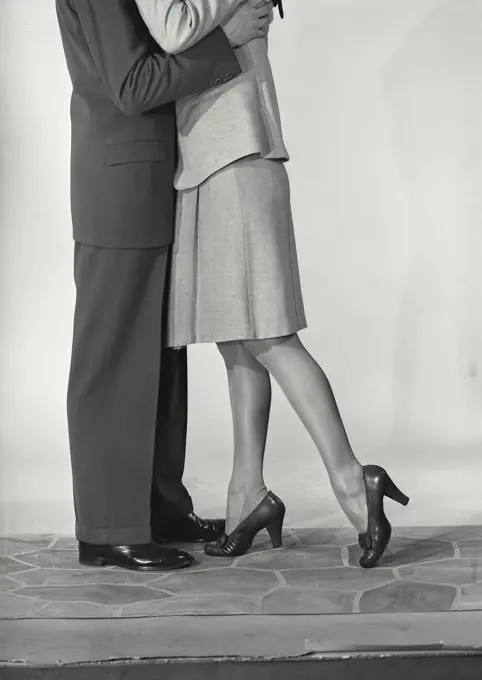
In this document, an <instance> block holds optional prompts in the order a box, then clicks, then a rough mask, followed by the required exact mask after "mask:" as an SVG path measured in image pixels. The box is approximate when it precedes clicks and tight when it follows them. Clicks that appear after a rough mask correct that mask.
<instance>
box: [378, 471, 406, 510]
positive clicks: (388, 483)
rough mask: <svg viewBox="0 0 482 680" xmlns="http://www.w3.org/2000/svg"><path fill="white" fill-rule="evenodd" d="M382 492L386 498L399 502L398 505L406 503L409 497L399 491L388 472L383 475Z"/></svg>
mask: <svg viewBox="0 0 482 680" xmlns="http://www.w3.org/2000/svg"><path fill="white" fill-rule="evenodd" d="M384 494H385V496H387V497H388V498H391V499H392V501H395V503H400V505H408V502H409V500H410V499H409V497H408V496H405V494H404V493H402V492H401V491H400V489H399V488H398V486H397V485H396V484H395V483H394V482H392V480H391V479H390V477H389V476H388V474H387V475H386V477H385V489H384Z"/></svg>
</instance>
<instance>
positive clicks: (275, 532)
mask: <svg viewBox="0 0 482 680" xmlns="http://www.w3.org/2000/svg"><path fill="white" fill-rule="evenodd" d="M284 515H285V513H284V511H283V513H282V514H281V515H280V516H279V517H277V518H276V519H275V520H273V521H272V522H270V523H269V524H267V525H266V531H267V532H268V534H269V537H270V539H271V543H272V545H273V548H281V547H282V545H283V521H284Z"/></svg>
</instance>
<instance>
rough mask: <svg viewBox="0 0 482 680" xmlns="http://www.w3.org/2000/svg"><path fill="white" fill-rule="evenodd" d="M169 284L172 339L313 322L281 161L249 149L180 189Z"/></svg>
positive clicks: (246, 335)
mask: <svg viewBox="0 0 482 680" xmlns="http://www.w3.org/2000/svg"><path fill="white" fill-rule="evenodd" d="M168 286H169V292H168V295H169V298H168V299H169V305H168V313H167V333H166V344H167V346H168V347H183V346H186V345H189V344H192V343H201V342H229V341H234V340H253V339H266V338H276V337H281V336H286V335H291V334H293V333H296V332H297V331H299V330H301V329H303V328H306V325H307V324H306V318H305V311H304V307H303V298H302V294H301V284H300V275H299V269H298V258H297V253H296V243H295V235H294V230H293V220H292V215H291V204H290V185H289V179H288V174H287V172H286V168H285V165H284V163H283V162H282V161H277V160H266V159H262V158H261V157H260V156H258V155H254V156H247V157H245V158H242V159H240V160H238V161H236V162H234V163H232V164H231V165H228V166H227V167H225V168H223V169H222V170H220V171H218V172H216V173H215V174H214V175H212V176H211V177H209V178H208V179H207V180H206V181H205V182H203V183H202V184H201V185H200V186H198V187H195V188H193V189H188V190H185V191H180V192H179V193H178V199H177V207H176V225H175V235H174V243H173V248H172V261H171V268H170V275H169V282H168Z"/></svg>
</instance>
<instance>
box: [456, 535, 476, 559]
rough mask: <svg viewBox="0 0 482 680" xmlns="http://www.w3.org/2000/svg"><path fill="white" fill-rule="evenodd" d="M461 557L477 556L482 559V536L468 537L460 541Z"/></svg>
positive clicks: (458, 543)
mask: <svg viewBox="0 0 482 680" xmlns="http://www.w3.org/2000/svg"><path fill="white" fill-rule="evenodd" d="M457 545H458V547H459V550H460V557H475V558H479V559H482V538H466V539H464V540H462V541H458V542H457Z"/></svg>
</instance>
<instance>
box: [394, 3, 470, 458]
mask: <svg viewBox="0 0 482 680" xmlns="http://www.w3.org/2000/svg"><path fill="white" fill-rule="evenodd" d="M481 26H482V2H480V0H441V1H440V2H439V3H438V5H437V7H436V8H435V9H433V10H432V11H431V12H430V13H429V14H427V15H426V17H425V18H424V20H423V21H422V23H421V24H420V25H419V26H418V27H417V28H416V29H415V30H414V31H413V32H412V34H411V35H410V37H409V39H408V40H407V41H406V43H405V44H404V45H402V46H401V47H400V48H398V49H397V50H396V51H395V52H394V54H393V56H392V58H391V59H390V61H389V63H388V65H387V67H386V70H385V72H384V74H383V82H382V88H383V95H384V97H385V100H386V102H387V103H388V107H389V112H390V113H391V117H392V120H391V123H392V128H393V137H394V147H395V153H396V154H397V157H398V161H399V169H400V174H401V183H402V185H403V186H404V188H405V192H406V198H407V201H408V204H409V206H410V209H411V213H412V215H411V217H412V224H413V239H412V245H411V252H410V256H409V257H410V262H409V270H408V272H407V278H406V285H405V291H404V295H403V303H402V306H401V311H400V318H399V331H398V338H399V341H398V349H397V355H396V374H395V385H396V395H395V400H394V409H395V418H394V420H395V422H397V421H398V423H399V425H397V426H396V427H397V429H398V427H399V428H400V429H399V431H398V432H395V433H394V438H395V439H396V438H399V440H401V438H402V437H403V435H402V432H403V431H404V430H407V428H408V429H409V430H410V423H414V422H415V421H416V422H417V429H419V427H420V422H421V420H422V421H423V419H425V414H426V422H425V431H426V444H427V443H428V442H432V443H433V442H437V441H438V442H440V455H442V456H446V458H447V460H449V459H450V458H451V457H453V455H454V447H457V445H458V444H460V446H461V447H463V446H464V447H465V448H466V450H467V452H469V451H470V450H474V451H475V446H476V444H477V445H478V446H479V450H480V446H481V445H482V417H481V416H482V266H481V262H482V228H481V227H482V224H481V223H482V40H481V38H480V36H481ZM435 392H437V393H438V396H436V397H435V402H433V399H434V393H435ZM416 395H421V396H418V397H416ZM430 395H432V403H429V401H428V400H429V399H430ZM400 443H403V442H401V441H400ZM444 444H445V446H444ZM423 446H424V445H423V443H422V449H423ZM455 450H456V448H455ZM444 451H445V453H444ZM468 455H471V454H468Z"/></svg>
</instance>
